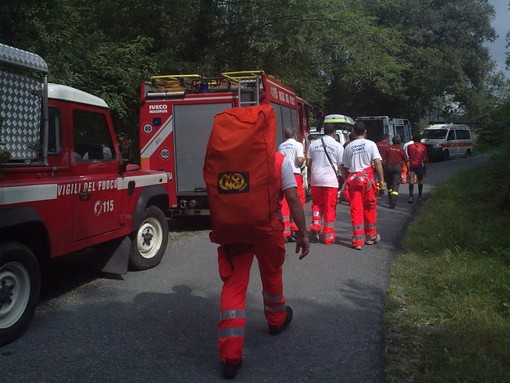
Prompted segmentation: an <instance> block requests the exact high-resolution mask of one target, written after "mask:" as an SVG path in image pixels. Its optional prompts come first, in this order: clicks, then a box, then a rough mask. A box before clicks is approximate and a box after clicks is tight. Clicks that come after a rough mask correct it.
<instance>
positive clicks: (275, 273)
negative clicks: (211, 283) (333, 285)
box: [218, 153, 310, 379]
mask: <svg viewBox="0 0 510 383" xmlns="http://www.w3.org/2000/svg"><path fill="white" fill-rule="evenodd" d="M275 162H276V165H275V166H276V173H277V174H278V178H279V179H278V185H279V186H278V187H279V188H280V189H281V190H282V191H283V194H284V196H285V198H286V199H287V203H288V204H289V208H290V212H291V215H292V218H293V219H294V222H295V223H296V225H297V227H298V229H299V232H298V235H297V237H296V253H298V252H299V251H300V250H301V255H300V256H299V259H303V258H304V257H306V255H308V252H309V251H310V243H309V240H308V233H307V228H306V222H305V215H304V212H303V207H302V206H301V201H300V199H299V196H298V193H297V190H296V181H295V179H294V174H293V171H292V166H291V164H290V162H289V161H288V160H287V159H286V158H285V157H284V156H283V155H282V154H280V153H276V161H275ZM254 256H256V257H257V261H258V266H259V272H260V278H261V281H262V299H263V302H264V315H265V317H266V320H267V323H268V325H269V334H270V335H278V334H279V333H280V332H282V331H283V330H284V329H285V328H286V327H287V326H288V324H289V323H290V322H291V320H292V316H293V312H292V309H291V308H290V306H287V305H286V304H285V296H284V295H283V281H282V265H283V262H284V260H285V244H284V238H283V224H282V225H281V226H280V230H276V231H275V232H274V233H273V234H272V235H271V236H270V237H269V238H267V239H266V240H265V241H263V242H261V243H258V244H255V245H253V246H251V247H246V246H244V247H234V246H228V245H226V246H225V245H222V246H220V247H219V248H218V266H219V273H220V277H221V279H222V281H223V288H222V290H221V303H220V321H219V323H218V346H219V353H220V359H221V362H222V363H223V377H224V378H226V379H233V378H234V377H235V376H236V374H237V371H238V370H239V368H240V367H241V365H242V361H243V343H244V331H245V327H246V315H245V303H246V291H247V289H248V282H249V277H250V269H251V265H252V262H253V257H254Z"/></svg>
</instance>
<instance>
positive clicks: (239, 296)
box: [218, 230, 286, 363]
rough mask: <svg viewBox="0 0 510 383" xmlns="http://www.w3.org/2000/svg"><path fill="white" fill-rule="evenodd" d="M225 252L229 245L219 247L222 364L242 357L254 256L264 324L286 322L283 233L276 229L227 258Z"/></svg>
mask: <svg viewBox="0 0 510 383" xmlns="http://www.w3.org/2000/svg"><path fill="white" fill-rule="evenodd" d="M228 251H229V247H228V246H220V247H219V248H218V266H219V273H220V277H221V280H222V281H223V288H222V290H221V303H220V321H219V322H218V347H219V353H220V359H221V361H222V362H224V363H225V362H226V363H239V362H240V361H241V360H242V355H243V343H244V331H245V327H246V313H245V304H246V291H247V289H248V282H249V279H250V269H251V265H252V262H253V257H254V256H256V257H257V261H258V265H259V272H260V279H261V280H262V299H263V302H264V315H265V317H266V320H267V323H268V324H269V325H270V326H281V325H282V324H283V322H284V321H285V315H286V314H285V297H284V296H283V281H282V265H283V262H284V261H285V245H284V241H283V235H282V231H281V230H277V231H275V232H274V234H273V235H271V237H269V238H268V239H267V240H265V241H264V242H262V243H259V244H256V245H253V246H252V247H250V248H248V249H245V250H243V251H241V252H239V253H236V254H234V255H230V256H229V255H227V252H228Z"/></svg>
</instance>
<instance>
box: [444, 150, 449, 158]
mask: <svg viewBox="0 0 510 383" xmlns="http://www.w3.org/2000/svg"><path fill="white" fill-rule="evenodd" d="M449 158H450V151H449V150H448V149H447V150H445V151H444V152H443V159H444V160H447V159H449Z"/></svg>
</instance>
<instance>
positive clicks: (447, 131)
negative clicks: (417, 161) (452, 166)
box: [421, 124, 473, 160]
mask: <svg viewBox="0 0 510 383" xmlns="http://www.w3.org/2000/svg"><path fill="white" fill-rule="evenodd" d="M421 143H422V144H423V145H425V147H426V148H427V154H428V155H429V158H431V159H443V160H444V159H447V158H451V157H461V156H466V157H467V156H470V155H471V154H473V136H472V134H471V130H470V129H469V126H467V125H463V124H435V125H429V126H428V127H427V128H426V129H425V130H424V131H423V133H422V140H421Z"/></svg>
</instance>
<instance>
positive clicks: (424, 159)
mask: <svg viewBox="0 0 510 383" xmlns="http://www.w3.org/2000/svg"><path fill="white" fill-rule="evenodd" d="M420 139H421V137H420V135H419V134H418V133H416V134H415V135H413V141H414V142H413V143H412V144H410V145H408V146H407V154H408V156H409V203H413V192H414V184H415V183H416V182H418V201H421V200H422V193H423V176H425V175H427V168H428V162H429V156H428V154H427V148H426V147H425V145H423V144H422V143H421V142H420Z"/></svg>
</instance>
